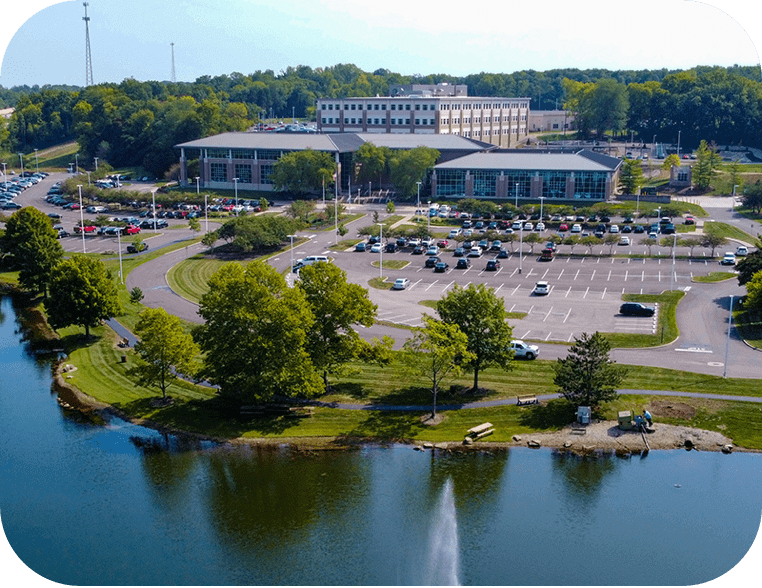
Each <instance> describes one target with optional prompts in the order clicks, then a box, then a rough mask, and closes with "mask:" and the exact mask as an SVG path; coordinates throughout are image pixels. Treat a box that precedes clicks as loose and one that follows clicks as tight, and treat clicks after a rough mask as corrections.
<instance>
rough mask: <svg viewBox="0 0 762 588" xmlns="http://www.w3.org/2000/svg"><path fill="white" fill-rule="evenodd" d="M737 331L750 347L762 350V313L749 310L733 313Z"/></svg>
mask: <svg viewBox="0 0 762 588" xmlns="http://www.w3.org/2000/svg"><path fill="white" fill-rule="evenodd" d="M733 318H734V320H735V324H736V329H737V330H738V332H739V333H740V334H741V337H743V339H744V341H746V342H747V343H748V344H749V345H752V346H754V347H756V348H757V349H762V313H759V312H752V311H748V310H743V309H741V310H738V307H736V310H734V311H733Z"/></svg>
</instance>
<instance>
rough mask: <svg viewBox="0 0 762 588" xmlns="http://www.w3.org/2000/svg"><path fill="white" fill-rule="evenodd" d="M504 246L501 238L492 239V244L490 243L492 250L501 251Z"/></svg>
mask: <svg viewBox="0 0 762 588" xmlns="http://www.w3.org/2000/svg"><path fill="white" fill-rule="evenodd" d="M502 248H503V243H502V242H501V241H500V240H499V239H495V240H494V241H492V245H490V247H489V250H490V251H500V250H501V249H502Z"/></svg>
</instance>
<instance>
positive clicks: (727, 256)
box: [720, 251, 736, 265]
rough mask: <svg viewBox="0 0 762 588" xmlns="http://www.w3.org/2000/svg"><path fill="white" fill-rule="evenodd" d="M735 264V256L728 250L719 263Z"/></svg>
mask: <svg viewBox="0 0 762 588" xmlns="http://www.w3.org/2000/svg"><path fill="white" fill-rule="evenodd" d="M735 264H736V256H735V254H734V253H731V252H730V251H728V252H727V253H726V254H725V255H724V256H723V258H722V259H721V260H720V265H735Z"/></svg>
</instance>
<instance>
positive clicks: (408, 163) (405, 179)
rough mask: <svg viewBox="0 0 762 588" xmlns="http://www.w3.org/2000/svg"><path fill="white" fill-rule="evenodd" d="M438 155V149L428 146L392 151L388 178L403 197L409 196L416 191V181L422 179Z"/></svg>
mask: <svg viewBox="0 0 762 588" xmlns="http://www.w3.org/2000/svg"><path fill="white" fill-rule="evenodd" d="M439 155H440V154H439V151H437V150H436V149H431V148H430V147H415V148H414V149H409V150H399V151H395V152H394V154H393V155H392V156H391V159H390V161H389V173H390V179H391V181H392V183H393V184H394V185H395V187H396V188H397V191H398V192H399V193H400V194H401V195H402V197H403V198H411V197H412V196H413V195H414V194H415V193H416V191H417V187H418V186H417V182H420V181H423V179H424V178H425V177H426V172H428V170H429V169H431V168H432V167H434V164H435V163H436V162H437V159H439Z"/></svg>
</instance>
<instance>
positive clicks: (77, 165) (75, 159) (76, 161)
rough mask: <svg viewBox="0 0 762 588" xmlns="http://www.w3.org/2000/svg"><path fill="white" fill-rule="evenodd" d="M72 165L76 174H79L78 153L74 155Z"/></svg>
mask: <svg viewBox="0 0 762 588" xmlns="http://www.w3.org/2000/svg"><path fill="white" fill-rule="evenodd" d="M74 165H75V166H76V168H77V173H79V153H75V154H74Z"/></svg>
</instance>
